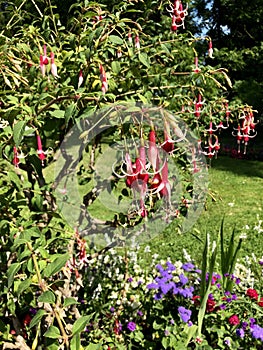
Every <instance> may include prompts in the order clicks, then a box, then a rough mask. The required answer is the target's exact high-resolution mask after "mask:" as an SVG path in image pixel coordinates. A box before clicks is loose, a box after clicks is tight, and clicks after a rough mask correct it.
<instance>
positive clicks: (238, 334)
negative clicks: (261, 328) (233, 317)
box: [236, 328, 245, 338]
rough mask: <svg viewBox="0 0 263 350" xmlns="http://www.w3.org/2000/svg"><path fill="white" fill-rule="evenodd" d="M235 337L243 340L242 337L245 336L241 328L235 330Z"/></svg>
mask: <svg viewBox="0 0 263 350" xmlns="http://www.w3.org/2000/svg"><path fill="white" fill-rule="evenodd" d="M236 335H237V336H238V337H239V338H244V336H245V332H244V329H243V328H237V330H236Z"/></svg>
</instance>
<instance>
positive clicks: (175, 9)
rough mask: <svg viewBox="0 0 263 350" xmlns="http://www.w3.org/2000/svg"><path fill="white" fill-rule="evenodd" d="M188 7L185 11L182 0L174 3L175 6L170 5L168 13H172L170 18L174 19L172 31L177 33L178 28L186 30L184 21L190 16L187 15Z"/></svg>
mask: <svg viewBox="0 0 263 350" xmlns="http://www.w3.org/2000/svg"><path fill="white" fill-rule="evenodd" d="M187 9H188V8H187V7H186V9H185V10H184V9H183V5H182V2H181V1H180V0H176V1H174V4H170V5H169V8H167V11H168V12H169V13H170V16H171V17H172V25H171V30H172V31H176V30H177V28H178V27H181V26H182V27H183V28H184V20H185V17H186V16H187V15H188V13H187Z"/></svg>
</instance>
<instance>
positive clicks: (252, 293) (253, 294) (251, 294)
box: [246, 288, 258, 300]
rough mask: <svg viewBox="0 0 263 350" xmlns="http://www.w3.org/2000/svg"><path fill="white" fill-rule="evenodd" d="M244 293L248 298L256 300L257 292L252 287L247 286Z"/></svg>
mask: <svg viewBox="0 0 263 350" xmlns="http://www.w3.org/2000/svg"><path fill="white" fill-rule="evenodd" d="M246 295H247V296H248V297H249V298H250V299H255V300H257V299H258V292H257V291H256V290H255V289H253V288H249V289H248V290H247V291H246Z"/></svg>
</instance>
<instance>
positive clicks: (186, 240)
mask: <svg viewBox="0 0 263 350" xmlns="http://www.w3.org/2000/svg"><path fill="white" fill-rule="evenodd" d="M262 199H263V162H259V161H248V160H238V159H233V158H230V157H225V156H222V157H219V158H218V159H215V160H213V163H212V167H211V168H210V169H209V195H208V197H207V203H206V210H204V211H203V213H202V215H201V216H200V218H199V219H198V221H197V222H196V224H195V225H194V226H193V228H192V229H191V231H190V232H187V233H184V234H182V235H178V234H177V233H175V232H176V228H175V225H171V226H170V227H169V228H167V229H166V231H165V232H164V233H163V234H162V235H160V236H159V237H158V238H156V239H155V240H154V241H152V242H150V246H151V249H152V251H153V252H156V253H159V254H160V255H161V256H163V257H167V256H171V257H176V258H180V257H181V256H182V251H183V248H185V249H186V250H187V251H188V252H189V253H190V255H191V256H192V257H193V258H194V259H197V260H200V259H201V256H202V249H203V244H202V243H201V242H200V241H199V240H198V239H197V238H195V236H197V237H199V238H201V239H202V240H203V239H204V237H205V233H206V232H209V233H210V234H211V236H213V237H216V234H217V232H218V230H219V228H220V225H221V221H222V219H223V217H224V218H225V219H224V221H225V225H224V227H225V235H226V237H227V236H229V235H230V234H231V233H232V229H233V228H234V227H236V232H237V237H238V236H239V235H240V234H241V233H246V236H247V239H246V240H245V241H244V244H243V249H242V252H241V254H244V255H245V254H249V255H251V253H255V254H256V255H259V256H261V255H262V251H263V242H262V235H263V232H262V233H260V232H257V230H255V229H254V227H255V225H258V220H259V219H263V203H262ZM262 227H263V225H262Z"/></svg>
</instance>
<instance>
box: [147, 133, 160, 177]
mask: <svg viewBox="0 0 263 350" xmlns="http://www.w3.org/2000/svg"><path fill="white" fill-rule="evenodd" d="M148 158H149V160H150V162H151V164H152V167H153V170H154V171H156V169H157V160H158V149H157V146H156V135H155V131H154V130H151V131H150V133H149V150H148Z"/></svg>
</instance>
